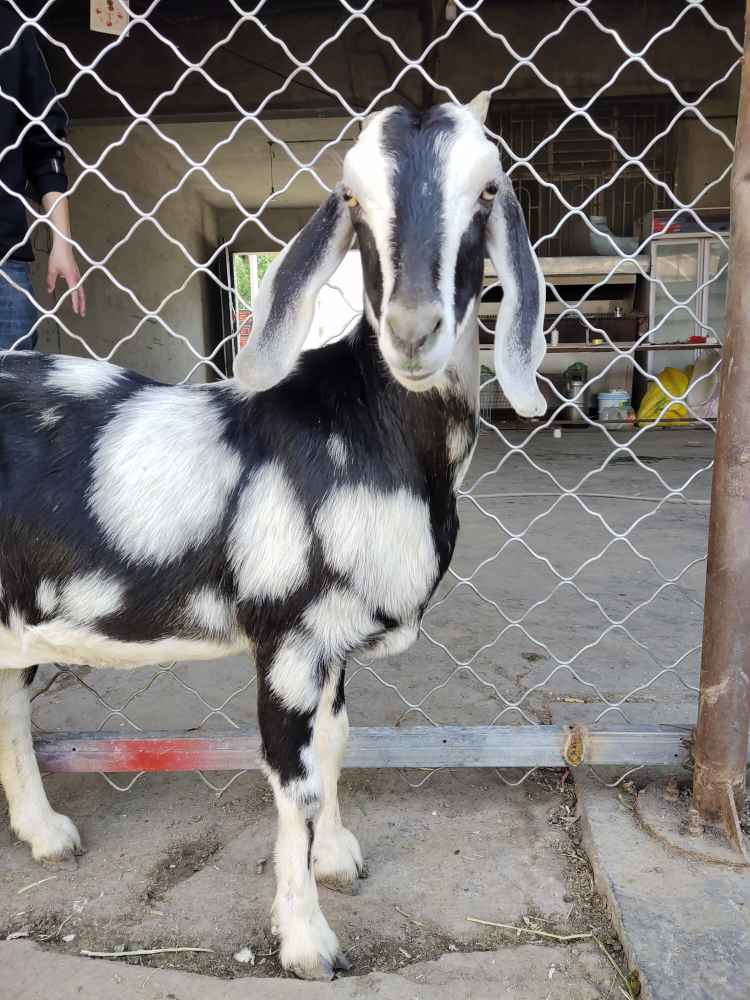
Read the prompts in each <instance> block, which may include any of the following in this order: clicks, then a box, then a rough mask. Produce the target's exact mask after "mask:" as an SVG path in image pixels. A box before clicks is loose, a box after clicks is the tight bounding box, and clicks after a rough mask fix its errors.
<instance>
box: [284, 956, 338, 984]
mask: <svg viewBox="0 0 750 1000" xmlns="http://www.w3.org/2000/svg"><path fill="white" fill-rule="evenodd" d="M289 971H290V972H291V973H292V974H293V975H295V976H296V977H297V979H310V980H319V981H322V982H330V980H331V979H333V978H334V977H335V974H336V973H335V971H334V963H333V962H331V961H329V960H328V959H327V958H324V957H323V956H322V955H321V956H320V958H319V960H318V964H317V965H290V966H289Z"/></svg>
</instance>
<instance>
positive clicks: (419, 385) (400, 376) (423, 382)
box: [391, 368, 441, 392]
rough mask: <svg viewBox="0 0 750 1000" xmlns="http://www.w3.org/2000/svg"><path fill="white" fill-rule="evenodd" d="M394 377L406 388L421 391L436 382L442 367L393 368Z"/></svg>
mask: <svg viewBox="0 0 750 1000" xmlns="http://www.w3.org/2000/svg"><path fill="white" fill-rule="evenodd" d="M391 371H392V372H393V377H394V378H395V379H396V381H397V382H399V383H400V384H401V385H402V386H403V387H404V388H405V389H410V390H411V391H412V392H420V391H422V390H425V389H430V388H432V386H433V385H434V384H435V379H436V378H437V377H438V375H439V374H440V371H441V369H440V368H411V369H403V368H392V369H391Z"/></svg>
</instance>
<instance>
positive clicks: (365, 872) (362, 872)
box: [357, 861, 370, 878]
mask: <svg viewBox="0 0 750 1000" xmlns="http://www.w3.org/2000/svg"><path fill="white" fill-rule="evenodd" d="M357 875H359V877H360V878H369V877H370V869H369V868H368V867H367V862H366V861H363V862H362V864H361V865H360V866H359V868H358V869H357Z"/></svg>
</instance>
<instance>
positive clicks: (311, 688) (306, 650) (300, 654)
mask: <svg viewBox="0 0 750 1000" xmlns="http://www.w3.org/2000/svg"><path fill="white" fill-rule="evenodd" d="M319 660H320V651H319V650H318V649H317V648H316V646H315V644H314V643H313V642H312V641H311V640H310V639H306V638H305V637H303V636H301V635H295V634H292V635H289V636H287V637H286V639H284V641H283V642H282V643H281V645H280V646H279V648H278V650H277V651H276V654H275V656H274V658H273V663H272V664H271V669H270V671H269V674H268V683H269V684H270V685H271V690H272V691H273V692H274V694H275V695H276V697H277V698H279V700H280V701H281V702H282V704H283V705H284V707H285V708H287V709H289V710H290V711H294V712H311V711H312V710H313V709H314V708H315V706H316V705H317V704H318V699H319V698H320V682H319V679H318V676H317V672H318V665H319Z"/></svg>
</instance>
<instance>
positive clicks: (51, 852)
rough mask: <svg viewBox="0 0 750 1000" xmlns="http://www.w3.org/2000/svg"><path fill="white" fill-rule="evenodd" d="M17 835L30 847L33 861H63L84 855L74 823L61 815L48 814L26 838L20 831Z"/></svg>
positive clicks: (23, 832) (35, 825)
mask: <svg viewBox="0 0 750 1000" xmlns="http://www.w3.org/2000/svg"><path fill="white" fill-rule="evenodd" d="M19 835H20V836H21V839H22V840H26V841H28V842H29V844H30V845H31V853H32V855H33V857H34V860H35V861H64V860H65V859H66V858H72V857H73V856H74V855H78V854H83V853H84V849H83V847H82V846H81V837H80V835H79V833H78V830H76V828H75V825H74V823H73V822H72V820H70V819H68V817H67V816H63V815H62V814H61V813H56V812H53V813H50V815H49V816H46V817H45V818H44V820H43V821H41V822H39V823H35V824H34V831H33V833H30V835H28V836H26V835H25V831H22V832H20V833H19Z"/></svg>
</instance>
